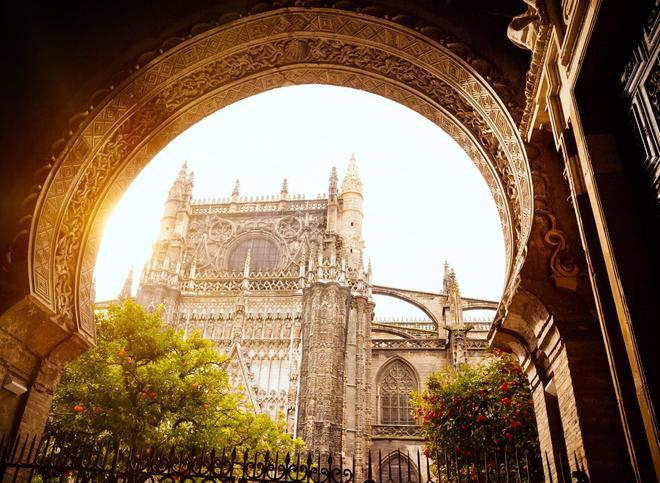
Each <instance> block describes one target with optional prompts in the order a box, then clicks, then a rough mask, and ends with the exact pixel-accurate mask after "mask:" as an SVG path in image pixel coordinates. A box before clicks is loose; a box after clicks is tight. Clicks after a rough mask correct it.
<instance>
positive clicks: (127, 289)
mask: <svg viewBox="0 0 660 483" xmlns="http://www.w3.org/2000/svg"><path fill="white" fill-rule="evenodd" d="M132 294H133V266H132V265H131V269H130V270H129V271H128V275H126V280H125V281H124V286H123V287H122V289H121V292H119V297H117V298H118V299H119V300H120V301H124V300H126V299H129V298H131V296H132Z"/></svg>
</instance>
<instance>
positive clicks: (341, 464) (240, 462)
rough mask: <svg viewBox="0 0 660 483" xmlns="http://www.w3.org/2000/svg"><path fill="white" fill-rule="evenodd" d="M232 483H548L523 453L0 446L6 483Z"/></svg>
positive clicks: (84, 440)
mask: <svg viewBox="0 0 660 483" xmlns="http://www.w3.org/2000/svg"><path fill="white" fill-rule="evenodd" d="M33 480H36V481H60V482H62V481H67V482H87V481H104V482H120V481H121V482H144V481H159V482H160V481H177V482H178V481H181V482H186V481H204V482H207V481H209V482H210V481H217V482H226V483H250V482H254V483H257V482H258V483H279V482H294V483H356V482H360V483H380V482H382V483H444V482H458V481H463V482H482V481H483V482H486V481H488V482H514V481H515V482H521V483H522V482H536V481H543V474H542V472H541V470H540V462H539V461H537V460H536V459H531V458H530V457H528V455H526V454H521V453H518V452H516V451H499V452H488V451H486V452H473V453H470V452H466V451H461V452H458V451H455V452H451V453H442V454H437V455H425V454H422V453H420V452H419V451H416V452H415V453H414V454H411V453H409V452H402V451H399V450H394V451H382V450H381V451H378V452H374V453H372V452H368V453H367V455H366V458H364V461H363V462H362V463H361V464H360V465H359V467H358V468H356V463H355V460H354V459H353V458H347V457H345V456H343V455H341V454H338V455H327V454H324V455H321V454H320V453H313V452H309V453H307V452H305V453H304V454H301V453H296V454H293V455H290V454H285V455H282V454H271V453H268V452H266V453H257V452H254V451H247V450H245V451H243V450H240V451H238V450H236V449H234V450H231V451H218V450H215V449H177V448H166V449H164V448H151V447H147V448H138V447H135V446H130V445H126V444H122V443H120V442H117V441H114V442H109V441H106V442H98V441H94V440H91V439H90V438H89V436H85V437H80V436H73V435H69V436H65V437H62V438H54V437H47V438H43V439H38V438H36V437H32V438H30V437H16V438H7V437H4V438H2V439H0V481H33Z"/></svg>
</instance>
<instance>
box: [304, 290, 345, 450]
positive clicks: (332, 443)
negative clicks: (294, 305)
mask: <svg viewBox="0 0 660 483" xmlns="http://www.w3.org/2000/svg"><path fill="white" fill-rule="evenodd" d="M350 300H351V294H350V290H349V288H348V287H347V286H343V285H341V284H339V283H337V282H322V281H315V282H314V283H311V284H310V285H309V286H308V287H306V288H305V289H304V290H303V317H302V346H303V347H302V361H301V368H300V399H299V407H298V436H300V437H301V438H302V439H303V440H304V441H305V442H306V443H307V445H308V447H309V448H310V449H312V450H316V451H320V452H321V453H325V454H328V453H330V454H337V453H340V452H341V450H342V423H343V406H344V397H343V395H344V365H345V353H346V324H347V317H348V309H349V304H350Z"/></svg>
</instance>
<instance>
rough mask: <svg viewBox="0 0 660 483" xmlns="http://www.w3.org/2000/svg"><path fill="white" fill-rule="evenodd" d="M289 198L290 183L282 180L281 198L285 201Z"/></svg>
mask: <svg viewBox="0 0 660 483" xmlns="http://www.w3.org/2000/svg"><path fill="white" fill-rule="evenodd" d="M288 196H289V181H288V180H287V179H286V178H284V179H283V180H282V188H281V189H280V198H281V199H283V200H285V199H287V197H288Z"/></svg>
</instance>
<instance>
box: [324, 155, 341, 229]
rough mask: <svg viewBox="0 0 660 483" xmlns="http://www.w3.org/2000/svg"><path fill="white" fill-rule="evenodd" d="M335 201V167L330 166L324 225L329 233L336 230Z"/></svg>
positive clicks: (336, 212) (336, 208)
mask: <svg viewBox="0 0 660 483" xmlns="http://www.w3.org/2000/svg"><path fill="white" fill-rule="evenodd" d="M338 210H339V204H338V201H337V168H335V167H334V166H333V167H332V171H331V172H330V179H329V180H328V215H327V216H328V219H327V220H326V227H327V230H328V232H329V233H336V232H337V215H338V213H339V211H338Z"/></svg>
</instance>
